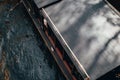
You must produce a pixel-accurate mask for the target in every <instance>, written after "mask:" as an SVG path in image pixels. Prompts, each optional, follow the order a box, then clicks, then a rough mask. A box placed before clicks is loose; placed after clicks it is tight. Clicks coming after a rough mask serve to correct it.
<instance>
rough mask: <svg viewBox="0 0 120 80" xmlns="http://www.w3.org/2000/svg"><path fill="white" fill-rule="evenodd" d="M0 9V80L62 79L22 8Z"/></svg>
mask: <svg viewBox="0 0 120 80" xmlns="http://www.w3.org/2000/svg"><path fill="white" fill-rule="evenodd" d="M11 7H12V6H11V5H9V4H4V5H2V6H0V80H65V79H64V77H63V75H62V74H61V73H60V70H59V69H58V67H57V65H56V63H55V61H54V59H53V58H52V56H51V54H50V53H49V51H48V49H47V48H46V46H45V45H44V44H43V42H42V39H41V38H40V36H39V35H37V34H36V30H35V29H34V25H33V24H32V22H31V20H30V19H29V16H27V13H26V12H25V10H24V8H23V6H22V5H20V6H18V7H17V8H16V9H15V10H13V11H12V12H8V11H9V9H10V8H11Z"/></svg>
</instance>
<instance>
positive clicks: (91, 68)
mask: <svg viewBox="0 0 120 80" xmlns="http://www.w3.org/2000/svg"><path fill="white" fill-rule="evenodd" d="M119 34H120V31H118V32H117V33H116V34H115V35H114V36H113V37H112V38H110V39H109V40H108V41H107V42H106V43H105V44H104V46H103V48H102V49H101V50H100V51H99V52H98V53H96V54H97V55H96V56H95V58H94V59H93V62H92V64H91V65H90V66H89V68H88V69H87V72H88V74H91V73H92V72H93V69H94V67H95V65H96V64H97V62H98V60H99V59H100V56H101V55H102V54H103V53H104V51H105V50H107V48H108V46H109V44H110V42H111V41H112V40H114V39H116V38H117V37H118V35H119Z"/></svg>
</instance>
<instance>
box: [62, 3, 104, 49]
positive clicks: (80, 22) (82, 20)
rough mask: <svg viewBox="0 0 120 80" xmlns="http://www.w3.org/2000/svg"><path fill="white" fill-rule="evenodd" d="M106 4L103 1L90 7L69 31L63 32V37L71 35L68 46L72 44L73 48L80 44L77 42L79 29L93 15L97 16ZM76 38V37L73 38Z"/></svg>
mask: <svg viewBox="0 0 120 80" xmlns="http://www.w3.org/2000/svg"><path fill="white" fill-rule="evenodd" d="M104 5H105V3H104V1H101V2H99V3H97V4H95V5H93V6H90V7H89V8H86V10H85V12H83V14H82V15H81V16H80V17H79V18H78V20H77V21H76V22H75V23H74V24H72V25H71V26H70V27H69V28H68V29H67V30H65V31H64V32H62V35H70V34H71V35H70V36H67V37H68V39H69V40H68V44H70V45H71V46H70V47H72V48H74V47H75V46H76V44H78V43H77V42H76V41H75V40H77V38H78V37H80V36H79V34H78V31H79V29H80V28H81V27H82V26H83V25H84V24H85V23H86V22H87V20H89V19H90V18H91V16H92V15H93V14H95V13H96V12H97V11H99V9H101V8H102V7H104ZM73 36H74V37H73Z"/></svg>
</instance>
